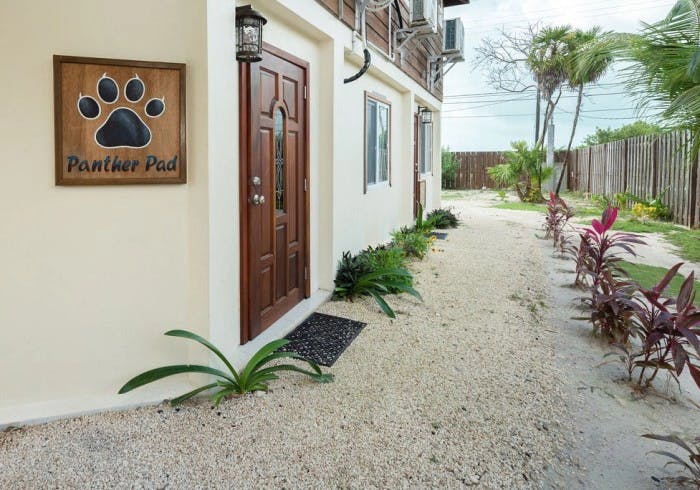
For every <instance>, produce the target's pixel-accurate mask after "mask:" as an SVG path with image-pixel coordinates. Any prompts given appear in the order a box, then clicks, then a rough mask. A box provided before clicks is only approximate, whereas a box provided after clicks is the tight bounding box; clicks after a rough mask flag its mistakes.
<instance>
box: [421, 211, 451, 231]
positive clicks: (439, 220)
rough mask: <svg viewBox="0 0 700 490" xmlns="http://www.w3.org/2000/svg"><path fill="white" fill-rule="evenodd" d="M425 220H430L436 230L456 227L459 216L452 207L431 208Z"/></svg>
mask: <svg viewBox="0 0 700 490" xmlns="http://www.w3.org/2000/svg"><path fill="white" fill-rule="evenodd" d="M426 221H428V222H430V223H431V224H432V227H433V228H437V229H438V230H445V229H447V228H457V226H458V225H459V218H458V217H457V215H456V214H455V213H454V211H453V210H452V208H441V209H433V210H432V211H430V212H429V213H428V216H426Z"/></svg>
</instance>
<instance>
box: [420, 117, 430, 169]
mask: <svg viewBox="0 0 700 490" xmlns="http://www.w3.org/2000/svg"><path fill="white" fill-rule="evenodd" d="M432 171H433V123H427V124H426V123H421V125H420V173H422V174H429V173H432Z"/></svg>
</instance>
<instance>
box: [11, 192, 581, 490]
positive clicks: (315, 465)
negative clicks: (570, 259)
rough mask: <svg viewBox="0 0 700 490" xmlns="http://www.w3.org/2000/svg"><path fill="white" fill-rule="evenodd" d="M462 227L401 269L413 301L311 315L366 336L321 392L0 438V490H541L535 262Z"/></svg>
mask: <svg viewBox="0 0 700 490" xmlns="http://www.w3.org/2000/svg"><path fill="white" fill-rule="evenodd" d="M448 204H449V203H448ZM463 217H464V218H465V225H463V226H462V227H461V228H459V229H458V230H453V231H451V232H450V235H449V238H448V240H447V241H437V242H436V246H437V248H438V250H437V251H436V252H434V253H432V254H430V256H429V257H428V258H427V259H426V260H425V261H423V262H422V263H417V264H415V266H414V269H415V271H416V280H417V289H418V290H419V291H420V292H421V293H422V294H423V297H424V300H425V302H424V303H421V302H419V301H417V300H415V299H413V298H411V297H398V298H397V297H391V298H389V301H390V304H391V305H392V306H393V307H394V309H395V310H396V311H397V314H398V317H397V319H396V320H393V321H392V320H390V319H389V318H387V317H385V316H383V315H382V314H381V313H380V312H379V310H378V308H377V307H376V305H375V304H374V303H373V301H372V300H370V299H368V300H366V301H365V300H363V301H358V302H356V303H352V304H351V303H327V304H325V305H323V306H322V308H321V309H320V311H321V312H323V313H329V314H337V315H341V316H346V317H349V318H353V319H356V320H360V321H363V322H366V323H367V324H368V325H367V327H366V328H365V329H364V330H363V332H362V333H361V334H360V336H359V337H358V338H357V339H356V340H355V342H354V343H353V344H352V345H351V346H350V348H349V349H348V350H347V351H346V352H345V354H344V355H343V356H342V357H341V358H340V360H339V361H338V362H337V363H336V364H335V366H334V367H333V368H332V372H333V373H334V374H335V376H336V382H335V383H332V384H330V385H317V384H314V383H311V382H308V381H306V380H304V379H302V378H299V377H295V376H294V375H291V376H285V377H284V378H283V379H281V380H279V381H276V382H274V383H273V385H272V388H273V391H271V392H270V393H269V394H267V395H264V396H255V395H249V396H244V397H240V398H237V399H232V400H228V401H226V402H224V403H222V404H221V405H220V406H219V407H218V408H216V409H214V408H212V407H211V406H210V404H209V403H207V401H206V400H205V399H202V400H198V401H195V402H191V403H188V404H185V405H184V406H182V407H181V408H179V409H174V408H171V407H170V406H169V405H167V404H162V405H160V406H157V407H147V408H142V409H137V410H130V411H125V412H117V413H108V414H103V415H97V416H88V417H83V418H78V419H73V420H64V421H59V422H54V423H50V424H47V425H43V426H37V427H27V428H23V429H19V430H15V431H10V432H5V433H0V488H49V487H50V488H75V487H78V488H105V487H109V488H115V487H116V488H165V487H168V488H234V487H235V488H249V487H257V488H302V487H303V488H338V487H340V488H400V487H402V488H407V487H421V488H425V487H432V488H460V487H465V486H482V487H485V488H503V487H509V488H541V487H542V486H543V481H544V478H545V474H546V472H547V470H548V469H549V468H550V466H551V465H556V464H557V459H556V458H557V456H556V455H557V454H558V453H559V452H560V448H561V447H562V446H564V445H565V444H566V441H565V437H564V434H565V433H566V432H567V431H566V430H565V427H566V426H567V422H566V421H567V420H568V415H567V412H566V409H565V405H564V402H563V400H562V391H561V389H560V381H559V379H560V377H559V373H558V371H557V369H556V368H555V367H554V366H553V365H554V356H553V351H554V347H553V343H554V338H553V337H554V334H553V332H552V329H551V327H548V326H547V325H545V324H543V322H544V320H542V319H541V318H542V316H541V315H543V305H544V302H543V301H544V293H545V291H546V289H545V288H544V287H543V286H542V285H544V284H546V279H545V277H546V276H545V272H544V270H543V261H542V258H541V257H542V256H541V254H540V253H539V252H537V247H538V244H537V239H536V238H535V237H534V235H533V233H532V231H531V228H528V227H525V226H523V225H521V224H518V223H513V222H507V221H503V220H494V219H492V218H489V217H488V216H484V215H482V214H478V213H477V214H475V215H469V211H468V209H467V208H465V209H464V210H463ZM440 249H442V250H440ZM569 432H570V431H569Z"/></svg>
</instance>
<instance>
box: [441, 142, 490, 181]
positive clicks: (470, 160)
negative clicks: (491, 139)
mask: <svg viewBox="0 0 700 490" xmlns="http://www.w3.org/2000/svg"><path fill="white" fill-rule="evenodd" d="M452 154H453V155H454V157H455V161H456V162H457V170H456V172H455V175H454V178H450V177H447V176H446V177H445V178H444V179H443V183H442V186H443V188H445V189H481V188H482V187H487V188H489V189H493V188H496V187H499V186H498V185H497V184H496V183H495V182H494V181H493V179H491V177H489V175H488V173H487V172H486V169H487V168H489V167H493V166H495V165H498V164H500V163H503V153H502V152H500V151H460V152H453V153H452Z"/></svg>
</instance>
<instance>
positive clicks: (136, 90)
mask: <svg viewBox="0 0 700 490" xmlns="http://www.w3.org/2000/svg"><path fill="white" fill-rule="evenodd" d="M119 95H120V94H119V85H118V84H117V82H116V81H115V80H114V79H113V78H111V77H109V76H107V74H106V73H105V74H104V75H102V77H101V78H100V79H99V80H98V81H97V97H98V98H99V101H98V100H97V99H96V98H95V97H92V96H90V95H83V94H82V93H81V94H79V95H78V112H79V113H80V115H81V116H82V117H84V118H85V119H88V120H96V119H97V118H98V117H100V115H101V114H102V106H103V105H107V106H109V105H111V104H115V103H117V101H118V100H119ZM145 95H146V86H145V84H144V83H143V81H142V80H141V79H140V78H139V76H138V75H137V74H134V76H133V77H132V78H130V79H129V80H128V81H127V82H126V83H125V84H124V88H123V97H124V98H125V99H126V100H127V101H128V102H130V103H132V104H138V103H140V102H141V101H142V100H143V98H144V96H145ZM143 112H144V114H145V115H146V116H147V117H149V118H151V119H155V118H158V117H160V116H161V115H163V113H164V112H165V97H162V98H160V99H158V98H155V97H154V98H151V99H148V101H147V102H146V103H145V104H144V105H143ZM95 141H96V142H97V144H98V145H100V146H101V147H103V148H144V147H146V146H148V144H149V143H150V142H151V130H150V128H149V127H148V125H147V124H146V123H145V122H144V120H143V119H141V116H139V114H138V113H137V112H136V111H135V110H134V109H132V108H130V107H125V106H123V105H120V106H118V107H115V108H114V109H112V111H111V112H110V113H109V116H108V117H107V119H106V120H105V122H104V123H103V124H102V126H100V127H99V128H97V131H95Z"/></svg>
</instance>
